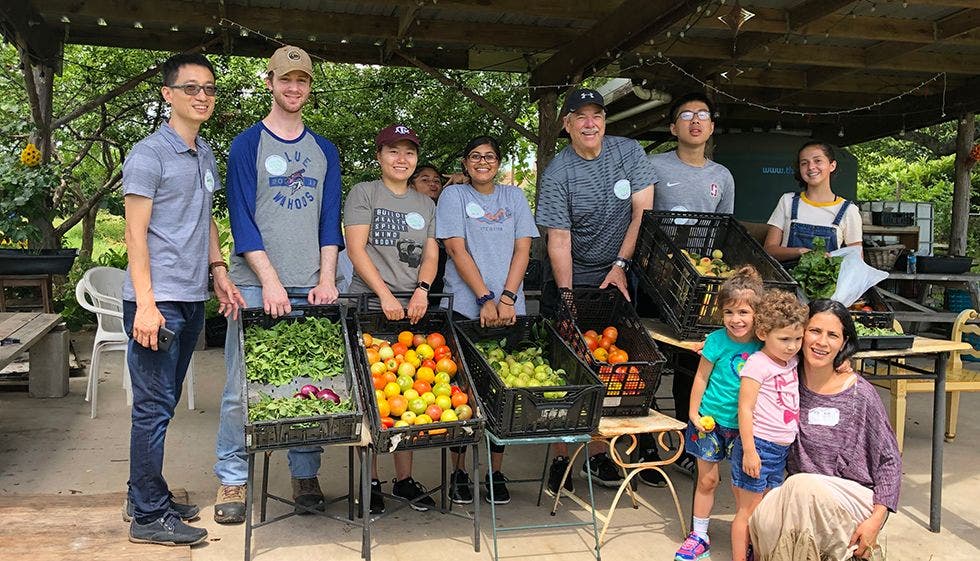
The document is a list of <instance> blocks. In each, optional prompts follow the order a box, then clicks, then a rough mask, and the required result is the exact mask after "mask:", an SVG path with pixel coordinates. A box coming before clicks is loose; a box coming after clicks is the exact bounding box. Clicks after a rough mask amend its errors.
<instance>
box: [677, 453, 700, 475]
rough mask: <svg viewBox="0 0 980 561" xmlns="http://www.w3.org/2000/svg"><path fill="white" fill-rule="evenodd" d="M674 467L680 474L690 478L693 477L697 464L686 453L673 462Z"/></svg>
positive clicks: (692, 457)
mask: <svg viewBox="0 0 980 561" xmlns="http://www.w3.org/2000/svg"><path fill="white" fill-rule="evenodd" d="M674 465H675V466H676V467H677V469H678V470H680V471H681V473H683V474H685V475H689V476H691V477H694V472H695V471H697V469H698V464H697V462H696V461H695V460H694V456H692V455H690V454H686V453H685V454H681V457H680V458H678V459H677V461H676V462H674Z"/></svg>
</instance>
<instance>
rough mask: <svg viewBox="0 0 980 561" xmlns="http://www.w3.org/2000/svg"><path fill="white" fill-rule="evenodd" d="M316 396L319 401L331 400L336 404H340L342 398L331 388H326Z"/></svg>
mask: <svg viewBox="0 0 980 561" xmlns="http://www.w3.org/2000/svg"><path fill="white" fill-rule="evenodd" d="M316 396H317V398H319V399H324V400H330V401H332V402H334V403H340V396H339V395H337V394H336V393H335V392H334V391H333V390H331V389H329V388H324V389H322V390H320V391H318V392H316Z"/></svg>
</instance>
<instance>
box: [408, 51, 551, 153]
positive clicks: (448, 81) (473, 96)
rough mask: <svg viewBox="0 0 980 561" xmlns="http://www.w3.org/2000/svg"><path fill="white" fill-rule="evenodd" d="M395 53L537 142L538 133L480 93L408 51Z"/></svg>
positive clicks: (525, 136)
mask: <svg viewBox="0 0 980 561" xmlns="http://www.w3.org/2000/svg"><path fill="white" fill-rule="evenodd" d="M395 54H397V55H398V56H400V57H402V58H403V59H405V60H407V61H408V62H410V63H411V64H412V65H413V66H416V67H418V68H420V69H421V70H422V71H423V72H425V73H426V74H428V75H429V76H432V77H433V78H435V79H436V80H438V81H439V82H440V83H442V84H443V85H445V86H448V87H450V88H453V89H454V90H457V91H459V93H461V94H463V96H465V97H466V98H468V99H469V100H471V101H472V102H473V103H476V104H477V105H479V106H480V107H482V108H484V109H486V110H487V112H488V113H490V114H491V115H493V116H495V117H497V118H498V119H500V120H502V121H503V122H504V123H506V124H507V126H509V127H511V128H512V129H514V130H516V131H517V132H519V133H521V135H522V136H524V138H527V139H528V140H530V141H531V142H533V143H535V144H537V143H538V135H537V134H535V133H534V132H532V131H530V130H529V129H528V128H527V127H525V126H524V125H522V124H520V123H518V122H517V121H516V120H514V118H513V117H511V116H510V115H508V114H507V113H505V112H503V111H501V110H500V108H499V107H497V106H496V105H494V104H493V103H491V102H490V101H489V100H488V99H487V98H485V97H483V96H482V95H480V94H478V93H476V92H474V91H473V90H471V89H469V88H467V87H466V86H464V85H462V84H460V83H459V82H457V81H456V80H453V79H452V78H450V77H449V76H446V75H445V74H443V73H442V72H439V71H438V70H436V69H435V68H433V67H432V66H430V65H428V64H426V63H424V62H422V61H421V60H419V59H418V58H416V57H415V56H413V55H410V54H408V53H404V52H402V51H395Z"/></svg>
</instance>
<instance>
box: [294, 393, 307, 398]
mask: <svg viewBox="0 0 980 561" xmlns="http://www.w3.org/2000/svg"><path fill="white" fill-rule="evenodd" d="M293 397H298V398H300V399H306V396H305V395H303V393H302V392H296V393H294V394H293Z"/></svg>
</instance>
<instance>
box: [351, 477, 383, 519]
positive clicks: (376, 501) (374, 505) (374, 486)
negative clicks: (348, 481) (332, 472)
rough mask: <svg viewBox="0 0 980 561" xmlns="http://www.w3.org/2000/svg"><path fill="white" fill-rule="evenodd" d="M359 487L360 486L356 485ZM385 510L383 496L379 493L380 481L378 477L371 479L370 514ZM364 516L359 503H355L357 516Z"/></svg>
mask: <svg viewBox="0 0 980 561" xmlns="http://www.w3.org/2000/svg"><path fill="white" fill-rule="evenodd" d="M358 489H360V487H358ZM384 511H385V497H384V495H383V494H381V481H380V480H378V479H372V480H371V514H383V513H384ZM362 516H364V511H363V510H362V509H361V504H360V502H358V504H357V517H358V518H361V517H362Z"/></svg>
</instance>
